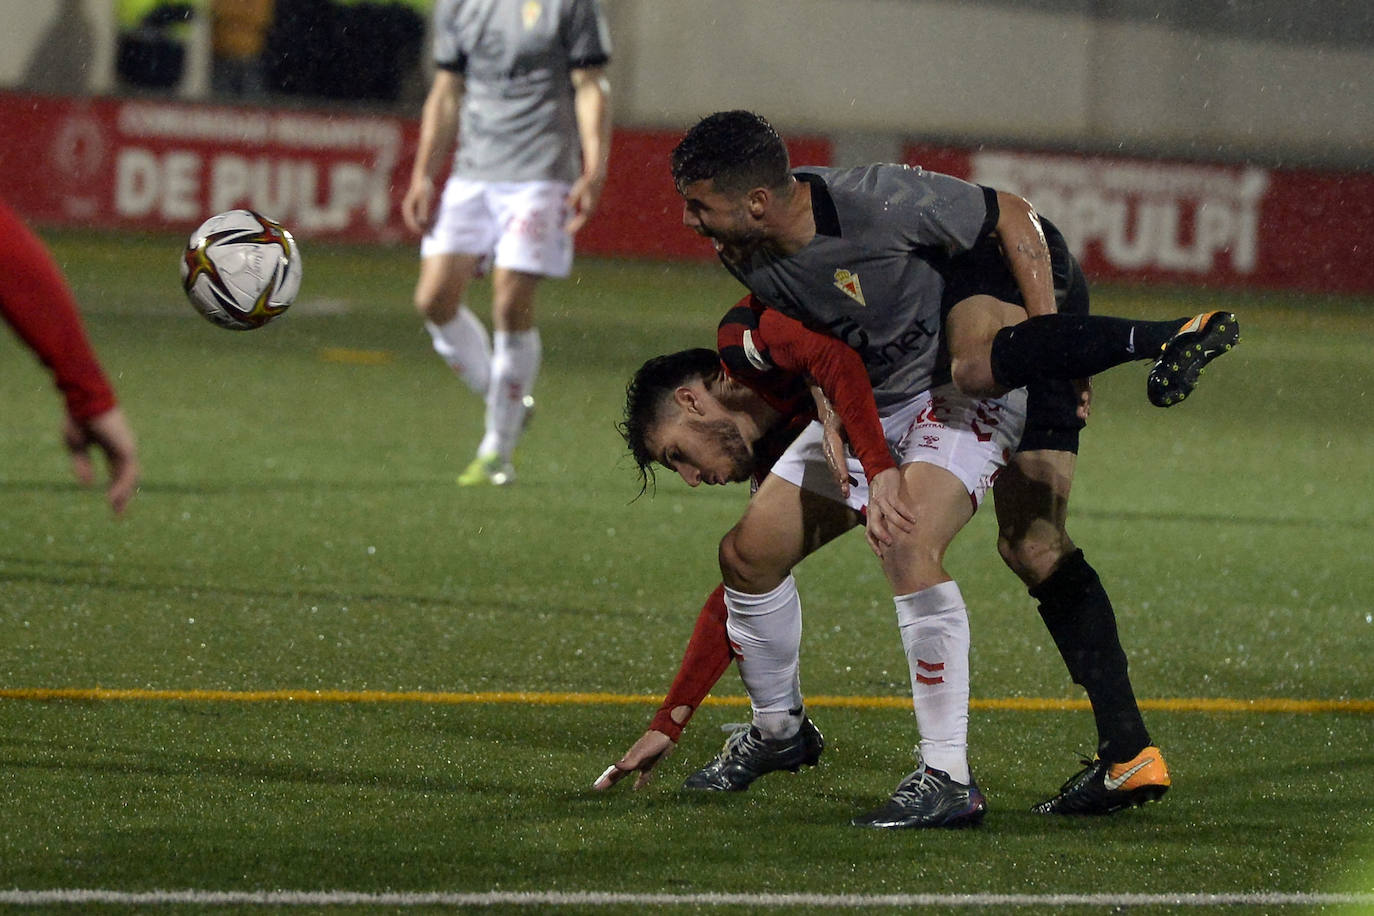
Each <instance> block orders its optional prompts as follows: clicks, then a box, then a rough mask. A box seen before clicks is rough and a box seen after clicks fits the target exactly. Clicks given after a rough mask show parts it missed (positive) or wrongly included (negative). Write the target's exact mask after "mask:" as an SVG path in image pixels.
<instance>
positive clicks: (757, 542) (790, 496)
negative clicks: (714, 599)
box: [719, 474, 859, 594]
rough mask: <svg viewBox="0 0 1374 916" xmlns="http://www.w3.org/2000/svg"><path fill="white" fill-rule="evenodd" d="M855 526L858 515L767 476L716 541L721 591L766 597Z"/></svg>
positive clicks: (848, 509) (790, 484)
mask: <svg viewBox="0 0 1374 916" xmlns="http://www.w3.org/2000/svg"><path fill="white" fill-rule="evenodd" d="M858 524H859V514H858V513H857V512H855V511H854V510H853V509H850V508H849V507H848V506H846V505H844V504H843V503H840V502H836V501H835V500H831V499H827V498H825V497H822V496H819V495H817V494H816V493H813V492H811V491H810V490H804V489H802V488H801V487H799V486H797V485H796V484H794V483H791V482H789V481H786V480H783V479H782V478H781V477H778V476H777V475H776V474H769V475H768V476H767V477H765V478H764V481H763V483H762V484H760V486H759V488H758V491H757V492H756V493H754V495H753V497H752V498H751V499H750V500H749V505H748V506H747V507H746V508H745V510H744V515H743V516H741V518H740V520H739V521H738V522H737V523H736V524H735V526H734V527H733V528H731V529H730V530H729V531H728V532H726V535H725V537H724V538H722V539H721V542H720V554H719V558H720V572H721V576H722V578H723V579H724V580H725V585H726V587H727V588H732V589H735V590H737V591H741V592H749V593H751V594H763V593H764V592H767V591H771V590H772V589H775V588H777V587H778V586H779V585H780V584H781V583H782V580H783V579H784V578H785V577H786V576H787V575H788V574H789V573H790V572H791V571H792V567H794V566H796V565H797V564H798V563H800V562H801V561H802V559H803V558H805V557H806V556H808V555H810V554H811V553H813V552H815V551H816V550H818V549H820V548H821V547H822V546H824V545H825V544H827V543H829V542H830V541H832V540H834V539H835V538H837V537H839V536H840V535H841V534H844V533H845V532H846V531H849V530H850V529H851V528H854V527H855V526H857V525H858Z"/></svg>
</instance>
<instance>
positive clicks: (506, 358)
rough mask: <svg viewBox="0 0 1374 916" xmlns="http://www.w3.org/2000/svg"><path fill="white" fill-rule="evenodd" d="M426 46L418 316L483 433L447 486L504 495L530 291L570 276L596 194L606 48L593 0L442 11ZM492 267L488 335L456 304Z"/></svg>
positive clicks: (462, 3)
mask: <svg viewBox="0 0 1374 916" xmlns="http://www.w3.org/2000/svg"><path fill="white" fill-rule="evenodd" d="M434 31H435V45H434V55H435V63H436V65H437V70H436V72H435V74H434V82H433V85H432V86H431V87H430V90H429V95H428V96H427V97H426V99H425V103H424V109H423V112H422V115H421V122H420V141H419V148H418V150H417V151H416V156H415V165H414V168H413V169H412V172H411V180H410V186H409V188H408V189H407V190H406V194H405V198H404V200H403V202H402V205H401V212H402V216H403V218H404V220H405V222H406V225H407V226H408V227H409V228H410V229H411V230H412V231H414V232H417V233H423V234H424V238H423V241H422V242H421V248H420V251H421V262H420V279H419V282H418V283H417V284H416V287H415V305H416V308H418V309H419V311H420V313H421V314H422V315H423V316H424V318H425V327H426V328H427V329H428V330H429V333H430V336H431V337H432V339H433V341H434V349H435V351H436V352H438V353H439V355H440V356H441V357H443V359H444V360H445V362H447V363H448V364H449V366H451V367H452V368H453V370H454V371H455V372H456V373H457V374H458V375H459V377H460V378H462V379H463V381H464V382H466V383H467V385H468V386H469V387H471V388H472V389H473V390H474V391H475V392H477V393H479V394H481V395H483V396H484V397H485V398H486V428H485V434H484V435H483V437H482V441H481V443H480V445H479V446H478V448H477V457H476V458H475V459H474V460H473V462H472V463H471V464H470V465H469V466H468V468H467V469H466V470H465V471H463V473H462V474H461V475H459V478H458V482H459V483H460V484H462V485H464V486H468V485H475V484H485V483H493V484H498V485H500V484H506V483H509V482H511V481H512V480H513V479H514V475H515V469H514V466H513V464H512V462H511V455H512V452H513V451H514V449H515V444H516V440H517V439H518V438H519V435H520V433H521V431H522V429H523V427H524V422H525V419H526V415H527V412H528V410H529V408H530V407H531V406H532V405H533V398H532V395H531V392H532V390H533V388H534V382H535V378H536V376H537V375H538V372H539V365H540V361H541V355H542V351H541V344H540V339H539V332H538V330H537V329H536V328H535V326H534V297H535V290H536V288H537V286H538V283H539V280H540V279H541V278H542V277H566V276H567V275H568V273H569V272H570V271H571V269H572V237H573V235H574V234H575V233H576V232H577V230H578V229H580V228H581V227H582V226H583V225H584V224H585V223H586V221H587V219H588V218H589V217H590V216H591V215H592V213H593V211H594V210H595V209H596V205H597V202H598V200H599V199H600V196H601V190H602V188H603V186H604V185H605V181H606V167H607V161H608V157H609V155H610V138H611V116H610V88H609V85H608V83H607V81H606V77H605V74H604V70H603V68H604V67H605V65H606V63H607V62H608V61H609V59H610V38H609V35H608V33H607V29H606V23H605V20H604V18H603V17H602V15H601V11H600V9H599V7H598V6H597V0H439V3H438V5H437V7H436V8H435V11H434ZM455 138H456V140H457V144H458V148H457V152H456V154H455V155H454V157H453V162H452V171H451V172H450V174H449V178H448V181H447V183H446V184H445V186H444V191H443V196H442V198H441V199H440V200H439V201H437V202H436V200H435V181H436V179H437V177H438V176H439V175H440V174H441V173H442V172H443V170H444V168H445V166H446V165H447V164H448V159H449V151H450V149H451V148H452V146H453V143H454V141H455ZM488 268H490V269H491V272H492V325H493V329H494V331H495V333H494V335H492V336H489V335H488V332H487V329H486V327H485V326H484V325H483V324H482V322H481V321H480V320H479V319H478V318H477V316H476V315H474V314H473V313H472V312H471V311H470V310H469V309H468V308H467V307H466V306H465V305H464V297H465V295H466V293H467V289H468V285H469V283H470V282H471V281H472V280H473V278H474V277H477V276H479V275H480V274H481V273H482V272H484V271H485V270H487V269H488Z"/></svg>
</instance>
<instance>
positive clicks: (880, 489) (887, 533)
mask: <svg viewBox="0 0 1374 916" xmlns="http://www.w3.org/2000/svg"><path fill="white" fill-rule="evenodd" d="M915 525H916V513H914V512H913V511H911V508H910V507H909V506H908V505H907V504H906V501H905V500H904V499H903V497H902V472H901V471H899V470H897V469H896V468H888V469H887V470H885V471H879V472H878V473H877V475H875V476H874V478H873V479H872V480H870V481H869V482H868V524H867V526H866V528H865V530H864V536H865V537H866V538H867V539H868V546H869V547H872V548H873V552H874V553H876V554H877V555H878V556H879V557H881V556H882V555H883V551H884V550H885V549H886V548H888V547H890V546H891V545H892V542H893V540H894V539H895V538H896V536H897V532H899V531H900V532H902V533H903V534H905V533H908V532H910V531H911V529H912V528H913V527H915Z"/></svg>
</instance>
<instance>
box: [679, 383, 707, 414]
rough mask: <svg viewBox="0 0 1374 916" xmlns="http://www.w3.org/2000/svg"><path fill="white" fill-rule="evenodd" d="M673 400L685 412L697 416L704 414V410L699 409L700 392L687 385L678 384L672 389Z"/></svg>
mask: <svg viewBox="0 0 1374 916" xmlns="http://www.w3.org/2000/svg"><path fill="white" fill-rule="evenodd" d="M673 401H674V402H675V403H676V404H677V406H678V407H680V408H682V410H683V412H684V413H686V414H689V415H691V416H698V417H699V416H703V415H704V411H703V410H702V409H701V397H700V392H698V391H697V390H696V389H695V388H692V387H691V386H689V385H679V386H678V387H677V388H676V390H674V391H673Z"/></svg>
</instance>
